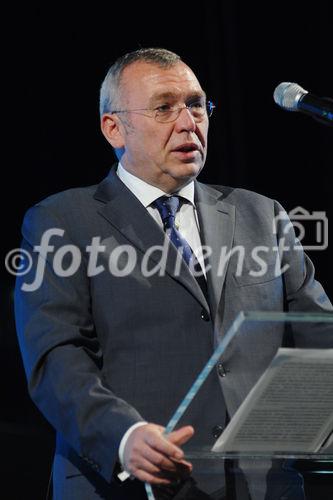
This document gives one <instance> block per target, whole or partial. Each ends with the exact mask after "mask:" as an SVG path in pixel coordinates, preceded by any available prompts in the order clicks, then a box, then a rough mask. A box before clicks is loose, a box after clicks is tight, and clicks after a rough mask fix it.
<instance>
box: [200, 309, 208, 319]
mask: <svg viewBox="0 0 333 500" xmlns="http://www.w3.org/2000/svg"><path fill="white" fill-rule="evenodd" d="M200 317H201V319H202V320H203V321H209V320H210V317H209V314H208V312H207V311H206V310H205V309H202V311H201V315H200Z"/></svg>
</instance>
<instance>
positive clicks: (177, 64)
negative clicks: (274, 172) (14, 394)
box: [15, 49, 332, 500]
mask: <svg viewBox="0 0 333 500" xmlns="http://www.w3.org/2000/svg"><path fill="white" fill-rule="evenodd" d="M213 107H214V106H213V104H212V103H210V102H209V101H208V102H207V100H206V96H205V93H204V91H203V90H202V88H201V86H200V84H199V82H198V80H197V78H196V76H195V75H194V73H193V72H192V71H191V69H190V68H189V67H188V66H187V65H186V64H185V63H184V62H183V61H181V59H180V58H179V56H177V55H176V54H173V53H171V52H169V51H166V50H163V49H142V50H139V51H136V52H133V53H130V54H127V55H125V56H124V57H122V58H121V59H119V60H118V61H117V62H116V63H115V64H114V65H113V66H112V67H111V68H110V70H109V72H108V74H107V76H106V78H105V80H104V82H103V85H102V88H101V127H102V132H103V134H104V136H105V137H106V139H107V141H108V142H109V143H110V144H111V145H112V147H113V148H114V149H115V152H116V154H117V157H118V159H119V163H118V165H117V166H115V167H114V168H112V169H111V172H110V174H109V175H108V177H107V178H106V179H105V180H104V181H103V182H102V183H101V184H99V185H98V186H91V187H89V188H78V189H71V190H68V191H66V192H63V193H60V194H57V195H54V196H51V197H49V198H48V199H46V200H44V201H42V202H40V203H39V204H37V205H36V206H34V207H33V208H32V209H30V210H29V211H28V213H27V215H26V217H25V220H24V224H23V237H24V238H23V248H24V249H26V250H27V251H29V253H31V257H32V260H33V265H32V268H31V270H30V274H28V275H25V276H24V277H22V278H21V279H19V280H18V281H17V287H16V301H15V303H16V321H17V330H18V335H19V341H20V346H21V351H22V356H23V360H24V365H25V369H26V372H27V378H28V382H29V389H30V394H31V397H32V398H33V400H34V401H35V403H36V404H37V406H38V407H39V408H40V410H41V411H42V413H43V414H44V415H45V416H46V418H47V419H48V420H49V421H50V422H51V424H52V425H53V426H54V428H55V429H56V431H57V448H56V453H55V460H54V468H53V475H54V498H55V499H56V500H60V499H62V500H64V499H76V498H77V499H80V500H84V499H89V500H90V499H93V498H112V499H113V498H140V495H141V494H142V495H143V489H142V481H145V482H148V483H151V484H154V485H162V486H163V485H164V486H165V487H166V488H167V487H168V486H169V485H170V483H173V482H174V480H175V479H176V478H179V477H182V478H183V477H187V476H188V475H189V474H190V473H191V468H192V466H191V464H190V463H188V462H187V461H186V460H185V459H184V453H183V451H182V449H181V447H182V445H183V444H184V443H186V442H187V441H188V440H189V439H191V441H193V442H197V443H202V442H205V443H207V444H209V443H211V444H213V442H214V440H215V439H216V437H217V435H218V432H219V431H220V430H221V429H223V427H224V425H225V421H226V416H227V414H228V415H229V416H232V415H233V414H234V412H235V411H236V409H237V408H238V406H239V405H240V403H241V402H242V400H243V399H244V397H245V396H246V394H247V393H248V392H249V390H250V389H251V387H252V386H253V384H254V383H255V381H256V380H257V378H258V377H259V376H260V374H261V373H262V371H263V370H264V369H265V368H266V366H267V363H268V362H269V360H270V359H271V358H272V357H273V356H274V354H275V351H276V349H277V347H278V346H279V345H281V343H282V338H283V332H282V331H279V329H278V328H277V331H276V332H275V335H274V336H272V338H271V342H270V343H267V342H265V341H264V334H265V332H260V331H259V333H258V335H259V340H260V338H261V337H260V335H261V336H262V340H263V349H262V352H260V353H259V352H258V353H256V357H255V362H254V360H250V366H248V365H247V364H248V363H249V360H248V358H246V357H243V358H242V352H243V351H245V350H246V345H242V348H241V349H237V346H236V349H235V350H234V355H232V354H231V355H230V357H229V358H226V359H225V360H223V364H224V368H223V373H222V371H221V366H222V364H220V367H219V370H218V371H213V372H212V373H211V375H210V376H209V377H208V379H207V381H206V383H205V390H204V391H202V394H201V397H200V398H199V399H198V401H197V402H194V403H193V405H192V407H191V410H190V412H189V413H188V415H187V421H186V422H185V423H187V424H189V425H184V426H182V427H180V428H179V429H178V430H176V431H174V432H172V433H171V434H169V435H168V438H166V437H165V436H164V435H163V430H164V426H165V425H166V423H167V422H168V420H169V418H170V416H171V414H172V413H173V411H174V409H175V408H176V406H177V405H178V403H179V402H180V401H181V399H182V398H183V396H184V394H185V393H186V391H187V390H188V388H189V387H190V385H191V383H192V382H193V380H194V378H195V377H196V375H197V374H198V372H199V371H200V369H201V368H202V367H203V365H204V364H205V362H206V361H207V359H208V358H209V356H210V355H211V353H212V351H213V349H214V344H216V342H217V341H218V337H219V336H220V335H223V333H225V331H226V330H227V329H228V327H229V326H230V324H231V322H232V321H233V319H234V318H235V317H236V315H237V313H238V312H239V311H240V310H266V311H270V310H272V311H293V310H297V311H303V310H308V311H318V312H324V311H325V312H331V311H332V306H331V304H330V302H329V300H328V298H327V297H326V295H325V293H324V291H323V289H322V288H321V286H320V285H319V284H318V283H317V282H316V281H315V280H314V276H313V266H312V264H311V262H310V261H309V259H308V258H307V257H306V256H305V255H304V253H303V252H302V251H300V249H299V248H297V249H295V237H294V234H293V232H292V230H290V228H289V229H288V231H287V230H286V228H287V227H288V220H287V219H286V217H285V214H284V212H283V210H282V208H281V206H280V205H279V204H278V203H276V202H274V201H273V200H270V199H268V198H266V197H264V196H260V195H257V194H255V193H251V192H249V191H245V190H239V189H231V188H223V187H210V186H205V185H203V184H200V183H198V182H197V181H196V180H195V179H196V177H197V176H198V174H199V173H200V171H201V169H202V168H203V165H204V163H205V159H206V152H207V134H208V122H209V116H210V114H211V113H212V111H213ZM274 222H276V224H275V226H274ZM273 227H274V230H273ZM282 236H283V238H285V240H286V246H288V248H289V251H287V252H282V254H281V252H280V253H279V252H277V251H276V246H277V242H278V241H279V239H280V237H282ZM259 246H260V247H262V246H265V248H267V251H266V252H265V265H263V264H262V260H260V259H259V258H258V255H257V254H256V253H254V252H253V249H254V248H257V247H259ZM238 249H240V250H239V252H238ZM202 250H203V251H202ZM231 250H236V251H234V252H231V253H229V252H230V251H231ZM240 254H242V259H241V261H242V271H243V272H241V273H239V272H238V271H239V267H238V266H239V255H240ZM277 269H278V270H281V269H283V272H280V273H279V272H277ZM251 270H252V271H253V272H252V273H251V272H249V271H251ZM315 342H316V341H315ZM315 342H314V343H315ZM322 342H324V343H325V342H326V340H325V339H323V338H320V339H319V338H318V344H319V343H322ZM235 353H236V354H235ZM244 373H246V374H247V375H246V377H244ZM249 374H250V375H249ZM225 375H226V376H225ZM207 408H209V410H210V411H207ZM119 464H120V465H121V466H122V467H123V468H124V469H125V470H126V471H128V472H129V473H130V474H131V475H132V476H133V477H134V478H136V479H138V480H139V481H140V482H139V481H137V480H134V481H131V480H127V481H125V482H124V483H123V484H120V483H119V484H118V482H117V474H116V473H117V472H119ZM165 491H167V489H165ZM191 498H192V497H191ZM198 498H204V496H201V497H200V496H198Z"/></svg>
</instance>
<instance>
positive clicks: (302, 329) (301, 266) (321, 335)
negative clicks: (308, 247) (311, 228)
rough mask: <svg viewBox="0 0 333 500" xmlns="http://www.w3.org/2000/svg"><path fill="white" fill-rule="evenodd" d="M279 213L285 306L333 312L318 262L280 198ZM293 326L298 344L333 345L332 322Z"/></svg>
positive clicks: (277, 221) (290, 308) (276, 208)
mask: <svg viewBox="0 0 333 500" xmlns="http://www.w3.org/2000/svg"><path fill="white" fill-rule="evenodd" d="M275 214H276V215H275V224H276V232H277V235H278V244H279V255H280V260H281V271H282V273H283V282H284V286H285V310H286V311H287V312H304V313H312V312H313V313H320V314H327V313H330V314H332V313H333V307H332V304H331V302H330V300H329V298H328V296H327V295H326V293H325V291H324V289H323V287H322V285H321V284H320V283H319V282H318V281H317V280H316V279H315V269H314V265H313V263H312V261H311V260H310V258H309V257H308V255H307V254H306V253H305V252H304V250H303V247H302V245H301V243H300V241H299V240H298V239H297V237H296V235H295V231H294V228H293V225H292V223H291V221H290V219H289V217H288V215H287V213H286V212H285V210H284V209H283V208H282V207H281V205H280V204H279V203H277V202H275ZM300 325H301V326H300ZM293 330H294V337H295V339H294V340H295V345H296V346H297V347H312V348H328V347H329V348H331V347H333V335H332V331H331V330H332V328H331V327H329V325H328V324H326V325H324V324H322V325H320V324H318V327H314V324H312V325H311V324H308V325H306V324H305V323H302V324H301V323H300V324H299V325H298V327H297V328H296V326H295V325H294V328H293Z"/></svg>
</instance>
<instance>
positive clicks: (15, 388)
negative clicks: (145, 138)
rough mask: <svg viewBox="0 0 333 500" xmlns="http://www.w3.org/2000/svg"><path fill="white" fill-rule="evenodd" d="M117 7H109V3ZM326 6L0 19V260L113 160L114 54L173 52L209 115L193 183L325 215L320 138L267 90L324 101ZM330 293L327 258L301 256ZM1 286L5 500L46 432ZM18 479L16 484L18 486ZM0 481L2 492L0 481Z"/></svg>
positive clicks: (214, 6)
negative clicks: (42, 208) (107, 97)
mask: <svg viewBox="0 0 333 500" xmlns="http://www.w3.org/2000/svg"><path fill="white" fill-rule="evenodd" d="M118 4H119V2H118ZM328 4H329V2H318V1H317V2H316V3H315V5H312V8H311V10H310V9H305V8H303V9H301V8H300V6H299V3H298V2H289V3H288V6H287V5H286V4H285V3H284V4H282V5H278V4H277V3H276V2H266V3H265V4H264V5H263V4H261V3H257V2H240V1H224V2H221V1H210V2H209V1H205V2H197V3H192V4H191V3H189V2H186V3H185V4H184V3H181V2H165V3H158V4H157V3H155V4H153V5H149V4H148V3H142V2H141V3H140V4H139V3H136V4H133V5H131V4H126V5H125V3H124V2H123V6H121V7H120V6H119V5H118V6H114V5H113V3H112V2H108V3H103V2H95V3H94V4H92V3H89V5H87V6H83V4H76V5H75V4H73V3H71V4H70V5H67V6H61V5H60V4H59V3H57V2H54V3H51V2H49V3H47V4H46V5H44V6H40V7H38V6H36V4H35V5H34V6H33V5H31V6H28V7H24V8H22V7H20V6H17V7H14V8H13V9H12V11H11V12H6V15H5V16H4V21H5V28H7V29H6V31H5V38H4V41H3V44H2V45H3V48H4V49H5V57H4V59H3V61H2V62H3V65H2V66H3V67H2V69H3V72H2V74H3V77H2V79H3V83H4V84H5V87H4V90H3V95H2V98H3V102H2V109H3V113H2V137H3V141H2V142H3V145H2V165H3V168H2V178H3V182H2V188H1V203H2V228H3V231H2V234H3V238H2V246H1V247H2V248H1V249H2V251H3V253H4V256H5V255H6V254H7V252H8V251H9V250H11V249H12V248H16V247H18V246H19V244H20V226H21V222H22V218H23V215H24V213H25V211H26V209H27V208H28V207H30V206H31V205H33V204H34V203H36V202H37V201H39V200H40V199H42V198H45V197H46V196H48V195H49V194H52V193H54V192H57V191H60V190H63V189H67V188H69V187H73V186H80V185H81V186H83V185H89V184H95V183H98V182H99V181H100V180H101V179H102V178H103V177H104V176H105V175H107V173H108V170H109V167H110V165H111V164H112V162H113V161H114V156H113V153H112V150H111V148H110V146H109V145H108V144H107V142H106V141H105V139H104V138H103V136H102V134H101V133H100V130H99V116H98V94H99V87H100V83H101V81H102V79H103V78H104V75H105V73H106V71H107V69H108V67H109V65H110V64H111V63H112V62H113V61H114V60H115V58H117V57H118V56H120V55H122V54H123V53H125V52H127V51H130V50H134V49H137V48H139V47H149V46H159V47H165V48H168V49H170V50H173V51H175V52H177V53H178V54H179V55H180V56H181V57H182V58H183V59H184V61H185V62H187V63H188V64H189V66H191V67H192V69H193V70H194V72H195V73H196V74H197V76H198V78H199V80H200V82H201V84H202V86H203V88H204V89H205V90H206V92H207V94H208V96H209V97H210V98H211V99H212V100H213V101H214V102H215V104H216V106H217V108H216V112H215V114H214V116H213V117H212V120H211V126H210V136H209V137H210V138H209V153H208V160H207V163H206V166H205V169H204V170H203V171H202V173H201V175H200V180H202V181H204V182H211V183H219V184H226V185H231V186H235V187H243V188H247V189H251V190H254V191H257V192H259V193H262V194H265V195H267V196H269V197H272V198H275V199H277V200H279V201H280V202H281V203H282V204H283V205H284V207H285V208H286V209H287V211H289V210H291V209H293V208H295V207H297V206H302V207H303V208H305V209H306V210H308V211H310V212H312V211H321V212H323V211H325V212H326V215H327V217H328V219H330V215H331V214H332V195H333V193H332V182H331V172H332V166H333V155H332V150H333V129H332V128H329V127H325V126H323V125H321V124H319V123H317V122H316V121H314V120H312V119H311V118H310V117H307V116H304V115H302V114H300V113H287V112H285V111H283V110H281V109H280V108H278V107H277V106H276V105H275V103H274V101H273V98H272V94H273V91H274V88H275V87H276V86H277V85H278V84H279V83H280V82H281V81H291V82H297V83H299V84H300V85H302V86H303V87H304V88H305V89H307V90H309V91H311V92H313V93H314V94H317V95H318V96H329V97H333V72H332V48H333V47H332V46H333V43H332V34H331V26H330V24H331V23H330V17H329V14H328V12H327V11H326V6H328ZM308 253H309V255H310V257H311V259H312V260H313V261H314V263H315V266H316V269H317V278H318V279H319V280H320V281H321V282H322V284H323V285H324V286H325V289H326V291H327V292H328V294H329V296H330V297H331V299H332V297H333V281H332V279H331V278H332V271H331V261H330V252H329V248H327V250H325V251H311V252H308ZM13 285H14V278H13V277H12V276H11V275H10V274H9V273H8V272H7V271H6V270H5V267H4V266H3V267H2V268H1V293H2V296H1V331H0V333H1V337H0V338H1V364H0V366H1V381H2V394H1V403H2V404H1V414H0V425H1V444H2V449H3V452H2V453H3V456H4V457H6V459H5V463H6V467H5V469H2V473H3V478H4V479H6V481H7V482H8V485H9V488H10V491H11V493H10V495H9V496H6V498H7V499H10V498H13V499H16V498H17V499H19V498H23V496H22V495H23V493H24V498H29V499H30V498H31V499H33V500H38V499H39V498H40V499H42V498H44V496H43V495H44V493H45V488H46V484H47V480H48V474H49V468H50V461H51V454H52V446H53V444H52V443H53V433H52V431H51V429H50V428H49V426H48V424H47V423H46V422H45V420H44V419H43V417H41V416H40V414H39V413H38V411H37V410H36V409H35V407H34V406H33V404H32V403H31V402H30V400H29V397H28V395H27V390H26V383H25V379H24V375H23V369H22V365H21V360H20V355H19V352H18V347H17V342H16V334H15V327H14V320H13V312H12V307H13V304H12V290H13ZM18 478H19V479H18ZM3 484H4V483H3Z"/></svg>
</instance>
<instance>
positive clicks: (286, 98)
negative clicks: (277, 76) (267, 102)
mask: <svg viewBox="0 0 333 500" xmlns="http://www.w3.org/2000/svg"><path fill="white" fill-rule="evenodd" d="M307 93H308V92H307V90H304V89H303V88H302V87H301V86H300V85H298V84H297V83H291V82H282V83H280V84H279V85H278V86H277V87H276V89H275V90H274V94H273V97H274V101H275V102H276V104H278V105H279V106H281V107H282V108H284V109H287V110H289V111H296V110H297V104H298V101H299V100H300V98H301V97H302V96H303V95H305V94H307Z"/></svg>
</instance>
